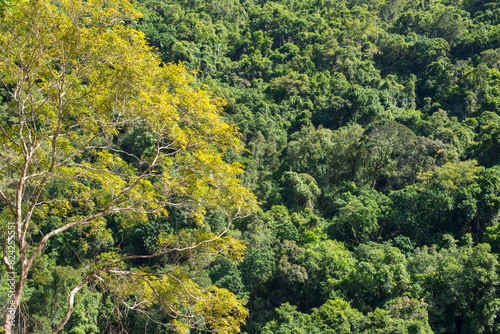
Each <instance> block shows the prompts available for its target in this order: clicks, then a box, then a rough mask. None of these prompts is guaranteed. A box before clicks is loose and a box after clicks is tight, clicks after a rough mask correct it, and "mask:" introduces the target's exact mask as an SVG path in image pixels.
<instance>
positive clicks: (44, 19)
mask: <svg viewBox="0 0 500 334" xmlns="http://www.w3.org/2000/svg"><path fill="white" fill-rule="evenodd" d="M13 6H14V7H15V10H12V11H9V12H7V13H6V14H5V17H4V19H3V20H2V21H1V22H0V80H1V83H2V86H3V89H4V94H3V102H4V103H3V107H2V109H1V110H0V164H1V169H0V199H1V204H0V210H1V227H2V231H4V233H3V234H2V238H1V240H0V242H1V245H2V249H3V263H4V265H5V269H6V271H7V272H8V273H9V279H11V280H12V281H15V289H14V293H13V296H12V305H13V308H14V310H17V309H18V307H19V305H20V302H21V298H22V293H23V288H24V287H25V285H26V281H27V278H28V274H29V272H30V269H31V268H32V266H33V263H34V261H35V260H36V259H37V258H38V257H40V256H41V255H42V254H43V252H44V248H45V247H46V245H47V242H48V241H49V239H50V238H52V237H54V236H56V235H58V234H60V233H64V232H65V231H67V230H70V229H75V228H82V227H85V228H89V229H91V230H92V233H103V231H105V229H104V227H103V225H104V219H105V218H106V217H108V216H110V215H112V214H117V213H119V214H120V215H121V216H122V217H125V220H124V221H125V222H126V223H133V222H137V221H144V220H146V219H148V218H151V217H152V216H154V215H167V214H168V212H169V208H171V207H178V208H181V209H182V210H183V212H185V213H187V214H189V216H191V217H192V219H194V220H195V221H196V222H197V224H198V227H199V229H198V230H194V231H191V232H187V231H184V232H181V233H182V239H179V238H180V237H179V236H178V235H175V234H174V235H162V236H161V237H160V238H159V240H158V250H157V251H156V253H154V254H133V255H123V254H118V253H106V254H101V255H100V256H99V257H98V258H96V259H95V262H94V264H93V265H92V266H89V267H88V268H87V269H86V271H85V274H84V276H83V278H82V281H81V282H80V284H78V285H77V286H75V287H74V289H73V290H72V291H71V293H70V295H69V296H68V301H67V311H66V314H65V316H64V318H63V320H62V321H61V322H60V323H59V324H55V325H54V327H53V333H57V332H59V331H60V330H61V329H62V328H63V326H64V325H65V323H66V322H67V321H68V319H69V317H70V316H71V313H72V310H73V307H74V299H75V295H76V294H77V293H78V291H79V290H80V289H82V288H83V287H84V286H86V285H88V284H89V283H91V282H95V283H96V284H97V283H99V284H100V285H101V287H103V288H104V287H105V288H108V289H110V290H112V291H113V293H114V295H115V296H117V298H118V299H119V300H121V301H123V302H124V303H125V300H126V298H127V297H130V296H133V297H134V298H139V299H142V300H140V301H139V302H137V303H136V304H134V305H130V304H126V306H127V307H129V308H131V309H137V310H139V311H141V312H147V307H148V306H151V305H153V304H158V305H161V307H162V308H163V309H164V310H165V312H167V313H168V314H169V315H171V316H172V317H173V318H177V321H176V322H175V324H176V326H177V327H178V328H179V329H182V328H189V327H195V326H198V325H201V326H205V328H208V329H210V330H213V331H215V332H218V333H232V332H238V331H239V325H240V323H241V322H243V321H244V319H245V317H246V310H245V309H244V308H243V307H242V301H240V300H237V299H236V298H234V296H232V295H231V294H230V293H229V292H227V291H226V290H221V289H216V288H205V289H202V288H201V287H199V286H197V285H196V284H195V283H194V282H192V281H190V280H189V279H188V278H187V276H186V275H185V274H183V273H182V270H181V268H180V267H179V265H178V264H177V263H173V266H172V269H171V270H169V271H168V272H164V273H154V274H153V273H148V272H144V271H132V270H130V269H129V270H126V269H125V268H126V267H125V266H124V265H123V264H124V263H126V261H127V260H128V259H137V258H148V257H153V256H157V255H160V254H166V253H169V254H172V253H176V254H179V255H178V256H176V257H175V258H177V259H179V258H183V257H186V256H189V255H191V254H195V253H198V254H203V253H209V254H210V253H221V252H226V253H227V254H228V255H230V256H232V257H233V258H235V259H238V258H239V257H241V254H242V250H243V245H242V244H241V243H240V242H238V241H237V240H234V239H231V238H230V237H227V236H225V235H224V234H225V233H226V232H227V230H228V228H229V225H230V223H231V221H233V220H234V219H236V218H238V217H242V216H246V215H248V214H250V213H251V212H252V211H253V210H254V209H255V206H256V201H255V198H254V196H253V195H252V194H251V192H250V191H249V190H248V189H246V188H244V187H243V186H242V185H241V184H240V182H239V180H238V175H239V174H241V173H242V166H241V165H239V164H237V163H228V162H227V161H226V160H225V159H224V157H223V155H224V153H225V152H226V151H227V150H232V151H235V152H237V151H239V150H241V149H242V146H241V144H240V141H239V138H238V133H237V129H236V128H235V127H233V126H231V125H229V124H227V123H225V122H224V121H223V120H222V119H221V115H220V110H221V106H222V105H223V101H221V100H220V99H217V98H215V97H213V96H212V95H211V94H210V93H209V92H207V91H205V90H203V89H200V88H197V86H196V85H195V83H194V80H195V79H194V78H193V75H192V74H191V73H188V72H187V71H186V70H185V69H184V68H183V67H182V66H181V65H174V64H161V63H160V61H159V60H158V58H157V57H156V56H155V55H154V53H153V52H152V50H151V48H150V47H148V45H147V44H146V42H145V39H144V36H143V34H142V33H140V32H138V31H136V30H133V29H131V28H130V27H128V26H127V25H125V23H127V22H132V21H134V20H136V19H137V18H138V17H139V13H138V12H137V11H135V10H134V9H133V7H132V6H131V4H130V3H129V2H128V1H126V0H111V1H106V0H88V1H76V0H55V1H48V0H33V1H29V2H23V3H18V4H14V5H13ZM131 128H133V129H139V130H140V131H144V132H148V133H149V134H150V137H151V138H152V141H151V142H152V145H151V149H149V150H147V151H145V152H143V153H142V154H140V155H139V154H137V152H128V151H126V150H124V149H123V148H120V147H119V146H117V145H115V143H116V138H117V137H119V136H120V134H121V133H123V132H124V131H126V130H127V129H131ZM209 210H210V211H218V212H221V213H223V214H224V215H226V216H227V222H228V223H227V228H226V229H224V230H223V231H222V232H221V233H211V232H210V230H209V228H207V227H206V226H204V215H205V214H206V213H207V211H209ZM53 216H56V217H59V218H60V221H61V223H60V225H59V226H57V227H56V228H54V229H52V230H51V231H50V232H48V233H47V232H45V233H42V230H41V227H42V224H43V222H44V221H46V220H47V219H48V217H53ZM14 245H15V247H13V246H14ZM14 249H15V251H14ZM138 283H140V284H138ZM207 305H212V306H211V307H208V306H207ZM214 305H223V307H216V306H214ZM12 319H13V317H11V316H10V315H9V313H8V312H7V313H6V315H5V320H4V329H5V332H6V333H12V331H13V327H12V326H11V320H12Z"/></svg>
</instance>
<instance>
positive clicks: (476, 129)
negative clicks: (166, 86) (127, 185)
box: [0, 0, 500, 334]
mask: <svg viewBox="0 0 500 334" xmlns="http://www.w3.org/2000/svg"><path fill="white" fill-rule="evenodd" d="M4 3H6V2H2V1H0V12H1V10H2V9H3V8H4V5H3V4H4ZM135 5H136V7H137V8H138V9H139V10H140V11H141V12H142V13H143V16H142V18H141V19H140V20H139V21H138V22H136V23H134V27H135V28H138V29H140V30H142V31H143V32H144V34H145V36H146V38H147V39H148V41H149V42H150V44H151V45H153V46H154V47H155V52H156V53H158V55H159V57H160V58H161V59H162V60H163V61H164V62H165V63H170V62H182V63H183V64H184V66H185V67H186V68H188V69H197V70H198V71H199V72H197V76H198V79H199V80H198V81H197V82H196V83H194V85H195V86H202V85H205V86H203V87H204V88H209V89H210V90H211V91H213V92H214V94H216V95H217V96H220V97H223V98H224V100H225V101H226V104H225V106H224V111H225V117H226V119H227V120H228V121H229V122H231V123H234V124H235V125H236V126H237V127H238V128H239V129H240V132H241V134H242V136H241V140H242V142H244V144H245V147H246V149H247V150H246V151H241V152H238V153H235V152H231V151H228V152H226V154H225V156H224V159H225V160H226V161H228V162H239V163H242V164H244V165H245V166H246V169H245V173H244V174H243V175H241V180H242V182H243V183H244V184H245V185H247V186H249V187H251V188H252V189H253V190H254V193H255V194H256V195H257V197H258V200H259V201H260V203H261V209H260V210H259V211H258V212H257V213H256V214H254V215H252V216H250V217H247V218H244V219H242V220H239V221H235V222H234V224H233V229H232V230H231V231H230V232H229V233H230V235H231V236H232V237H234V238H235V239H239V240H242V241H243V242H245V243H246V245H247V250H246V253H245V256H244V259H243V261H241V262H234V261H231V260H230V259H228V257H227V256H224V254H212V255H214V256H210V257H208V256H207V257H203V256H202V255H201V254H200V258H201V261H200V262H199V264H198V265H196V266H195V265H194V264H193V265H191V264H190V263H189V260H188V257H187V256H186V257H182V258H181V259H180V260H179V261H181V262H185V263H184V264H186V265H187V266H188V265H191V267H190V268H189V270H188V271H187V272H189V275H190V279H191V280H192V281H193V282H195V283H196V284H197V285H199V286H202V287H206V286H209V285H210V284H212V283H213V284H214V285H215V286H216V287H217V288H219V289H227V290H229V291H231V292H232V293H234V294H236V295H237V296H238V297H239V298H245V299H246V300H247V304H246V305H247V308H248V310H249V312H250V315H249V317H248V319H247V325H245V326H242V327H241V330H242V331H243V332H245V333H248V334H253V333H265V334H271V333H273V334H274V333H280V334H288V333H304V334H314V333H318V334H319V333H327V334H334V333H335V334H337V333H339V334H340V333H342V334H343V333H345V334H347V333H353V334H354V333H366V334H372V333H409V334H410V333H411V334H416V333H419V334H430V333H443V334H444V333H446V334H452V333H453V334H455V333H463V334H465V333H487V334H493V333H498V332H500V328H499V327H498V323H499V321H498V318H499V317H500V299H499V297H498V296H499V292H498V290H497V289H498V286H499V284H500V281H499V278H498V274H499V270H500V269H499V265H498V256H499V254H500V220H499V219H500V215H499V213H500V5H499V4H498V3H497V2H495V1H481V0H463V1H454V0H435V1H411V0H341V1H336V0H314V1H310V0H309V1H308V0H293V1H288V0H287V1H284V0H216V1H209V0H136V1H135ZM4 95H5V94H3V95H2V96H4ZM3 102H8V97H6V96H4V97H3ZM1 110H4V109H1ZM142 130H143V129H141V128H131V129H128V128H123V129H119V132H118V134H117V135H116V136H115V138H113V141H114V142H116V144H117V145H118V146H117V147H119V148H120V149H122V150H124V151H127V152H130V153H132V154H134V155H136V156H142V155H144V156H147V155H151V154H152V148H154V141H153V139H154V138H153V137H152V136H151V133H149V132H147V131H142ZM122 159H123V161H125V162H127V163H132V159H131V158H130V157H129V156H125V155H124V156H123V157H122ZM146 167H147V165H146V162H144V165H141V163H135V165H134V168H136V169H137V170H141V169H143V168H146ZM213 172H216V171H215V170H214V171H213ZM0 173H2V172H1V171H0ZM63 189H64V187H63V186H61V185H60V184H59V185H58V184H54V186H53V187H52V188H51V189H50V191H51V192H53V193H54V194H57V195H58V196H64V194H62V193H59V192H61V191H63ZM212 200H213V201H216V199H212ZM1 209H2V210H4V209H5V208H4V207H1ZM63 209H64V208H61V210H63ZM55 213H56V214H55V215H52V216H51V217H47V218H46V219H45V222H44V224H43V225H42V226H41V229H42V232H44V233H45V232H46V230H48V229H49V228H50V227H51V226H57V225H58V224H61V219H63V216H64V214H63V213H62V212H55ZM130 220H131V218H130V217H124V216H120V215H114V216H112V217H108V218H107V220H106V222H105V225H104V227H103V228H102V229H100V233H98V234H97V235H96V234H95V233H94V234H92V231H90V230H85V229H81V230H78V231H74V232H72V234H68V235H65V236H64V237H58V238H57V239H53V240H51V241H50V243H49V244H48V254H49V257H44V258H42V259H40V260H39V261H38V262H37V263H36V266H35V271H34V273H33V274H32V276H30V283H29V284H30V289H29V290H28V291H29V293H28V294H27V296H26V305H27V306H26V307H27V310H29V312H31V314H32V319H33V321H32V323H33V325H32V327H30V328H31V329H32V331H33V332H34V333H36V332H37V331H38V332H40V333H41V332H43V331H44V330H46V328H49V327H50V326H51V321H53V320H52V318H51V317H56V318H57V317H61V314H60V312H59V313H58V311H57V310H53V309H52V308H51V307H52V306H51V305H55V303H56V300H59V299H58V298H60V297H59V295H61V296H62V294H63V292H64V293H66V292H67V291H63V290H64V289H62V288H61V289H60V290H57V289H55V288H54V287H55V285H54V284H55V283H54V282H55V280H60V281H61V282H63V283H61V284H62V286H64V287H66V285H65V284H69V282H73V283H74V282H76V278H75V277H76V276H78V275H80V272H78V271H74V272H72V273H71V274H64V275H63V273H62V268H71V266H72V261H73V259H74V257H78V258H81V259H87V258H91V257H92V256H93V255H95V254H98V252H101V251H112V250H113V249H114V248H118V249H120V250H122V251H124V252H127V253H133V252H138V253H148V252H153V251H155V249H157V246H158V245H157V239H158V236H159V235H160V234H162V235H163V234H168V235H175V234H176V233H177V232H178V231H184V232H183V233H184V234H183V235H185V236H192V231H193V229H194V228H196V225H195V224H194V223H193V222H192V221H191V220H190V219H189V217H188V215H187V213H186V212H183V211H182V210H177V209H173V210H171V211H170V214H169V216H168V217H163V218H157V219H148V220H147V221H146V220H143V221H140V222H137V223H135V224H127V222H129V221H130ZM205 222H206V224H205V226H204V229H205V231H204V233H207V235H211V234H209V233H216V232H217V231H220V230H221V229H222V224H221V219H220V217H219V216H217V214H216V213H211V212H207V213H206V215H205ZM457 240H461V241H457ZM181 242H182V241H181ZM219 251H220V252H223V251H222V250H217V252H219ZM172 260H173V259H172V258H171V257H169V256H164V257H161V258H158V259H155V260H148V261H143V260H136V261H134V262H133V263H130V266H131V267H132V268H136V267H141V266H143V267H144V266H145V267H147V268H149V269H151V270H157V271H161V270H169V269H170V267H169V266H168V263H169V262H171V261H172ZM2 274H3V275H4V276H5V273H2ZM75 275H76V276H75ZM186 275H187V274H186ZM74 276H75V277H74ZM64 282H66V283H64ZM36 287H42V288H43V289H44V290H43V292H38V290H35V288H36ZM65 289H66V288H65ZM66 290H67V289H66ZM6 291H7V290H6V285H5V286H2V289H1V294H2V296H5V294H6ZM96 291H97V292H96ZM96 291H94V292H92V293H90V292H89V293H88V294H87V295H86V296H85V297H81V298H82V299H81V304H80V305H83V306H78V307H77V308H76V309H75V312H74V316H73V318H72V319H71V321H70V322H69V323H68V329H67V332H68V333H92V332H93V331H95V332H99V331H101V332H103V331H108V330H109V331H111V330H114V331H116V332H119V331H120V330H121V329H125V330H127V331H129V332H131V333H139V332H140V331H141V330H142V329H143V328H144V330H146V328H147V329H148V330H149V331H151V332H158V333H171V332H172V331H173V329H171V328H169V329H165V328H161V327H159V326H156V325H155V324H153V323H151V322H148V320H147V319H146V318H144V317H141V316H140V315H133V316H132V315H131V316H130V317H126V319H124V318H123V317H120V316H118V315H117V313H116V312H115V311H114V309H113V307H115V306H113V305H112V304H110V303H109V300H108V299H106V298H107V297H109V296H106V295H100V294H99V293H100V290H99V289H97V290H96ZM221 291H222V290H221ZM224 291H225V290H224ZM2 298H3V297H2ZM61 298H62V297H61ZM98 299H99V300H101V301H103V300H107V302H106V303H103V305H98V302H97V300H98ZM42 301H43V302H42ZM49 308H51V311H48V312H47V310H48V309H49ZM118 310H120V311H123V309H122V308H118ZM152 311H153V312H154V313H155V316H157V317H159V318H162V317H165V314H164V312H163V311H162V309H161V308H160V307H159V306H158V307H157V308H154V310H152ZM95 326H98V327H95ZM96 328H98V329H99V330H97V329H96ZM138 328H141V329H140V330H139V329H138ZM182 328H184V327H182V326H180V327H178V330H180V329H182ZM186 332H188V331H187V330H186ZM198 332H199V331H197V330H194V329H191V333H198Z"/></svg>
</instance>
